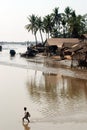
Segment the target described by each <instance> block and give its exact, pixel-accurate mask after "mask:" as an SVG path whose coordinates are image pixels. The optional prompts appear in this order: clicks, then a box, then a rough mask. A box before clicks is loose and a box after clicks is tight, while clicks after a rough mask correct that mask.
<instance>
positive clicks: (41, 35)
mask: <svg viewBox="0 0 87 130" xmlns="http://www.w3.org/2000/svg"><path fill="white" fill-rule="evenodd" d="M40 36H41V40H42V44H43V37H42V33H41V30H40Z"/></svg>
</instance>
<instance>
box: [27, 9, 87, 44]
mask: <svg viewBox="0 0 87 130" xmlns="http://www.w3.org/2000/svg"><path fill="white" fill-rule="evenodd" d="M28 20H29V24H27V25H26V26H25V27H26V29H27V30H28V31H32V33H33V34H34V36H35V40H36V43H37V36H36V34H37V32H38V31H39V32H40V36H41V40H42V43H43V37H42V33H45V34H46V38H49V37H54V38H59V37H61V38H62V37H63V38H79V37H80V35H81V34H84V33H87V14H85V15H83V16H82V15H76V12H75V10H73V9H71V8H70V7H66V8H65V10H64V12H63V13H59V8H57V7H56V8H55V9H53V12H52V13H51V14H48V15H46V16H45V17H43V18H41V17H38V16H35V15H34V14H32V15H30V16H29V17H28Z"/></svg>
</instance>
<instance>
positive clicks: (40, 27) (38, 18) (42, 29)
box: [37, 17, 44, 44]
mask: <svg viewBox="0 0 87 130" xmlns="http://www.w3.org/2000/svg"><path fill="white" fill-rule="evenodd" d="M37 28H38V30H39V32H40V36H41V40H42V44H43V37H42V32H43V31H44V27H43V22H42V19H41V17H37Z"/></svg>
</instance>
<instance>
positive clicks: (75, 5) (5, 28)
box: [0, 0, 87, 42]
mask: <svg viewBox="0 0 87 130" xmlns="http://www.w3.org/2000/svg"><path fill="white" fill-rule="evenodd" d="M67 6H69V7H70V8H72V9H73V10H75V11H76V14H81V15H84V14H86V13H87V0H0V41H8V42H25V41H35V39H34V36H33V35H32V33H31V32H28V31H27V30H26V29H25V25H27V24H28V23H29V22H28V19H27V17H28V16H29V15H32V14H35V15H37V16H41V17H44V16H46V15H48V14H50V13H52V11H53V9H54V8H55V7H59V12H60V13H61V12H64V9H65V8H66V7H67ZM38 40H39V41H40V36H39V34H38Z"/></svg>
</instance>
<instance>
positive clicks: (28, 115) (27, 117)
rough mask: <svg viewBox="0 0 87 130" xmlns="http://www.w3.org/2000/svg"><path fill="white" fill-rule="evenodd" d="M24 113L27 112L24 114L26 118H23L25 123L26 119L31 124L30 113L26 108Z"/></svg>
mask: <svg viewBox="0 0 87 130" xmlns="http://www.w3.org/2000/svg"><path fill="white" fill-rule="evenodd" d="M24 111H25V113H24V117H23V118H22V120H23V122H24V120H25V119H26V120H27V121H28V123H29V122H30V120H29V117H30V113H29V112H28V111H27V108H26V107H24Z"/></svg>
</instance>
